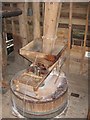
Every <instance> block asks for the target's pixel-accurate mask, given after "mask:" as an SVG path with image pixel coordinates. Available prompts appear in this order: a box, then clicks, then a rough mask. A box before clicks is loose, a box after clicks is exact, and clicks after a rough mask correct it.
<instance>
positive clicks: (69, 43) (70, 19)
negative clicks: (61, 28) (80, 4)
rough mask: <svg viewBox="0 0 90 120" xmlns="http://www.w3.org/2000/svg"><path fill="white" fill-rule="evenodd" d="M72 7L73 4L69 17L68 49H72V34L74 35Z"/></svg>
mask: <svg viewBox="0 0 90 120" xmlns="http://www.w3.org/2000/svg"><path fill="white" fill-rule="evenodd" d="M72 7H73V3H70V15H69V36H68V48H69V49H70V48H71V37H72V36H71V34H72Z"/></svg>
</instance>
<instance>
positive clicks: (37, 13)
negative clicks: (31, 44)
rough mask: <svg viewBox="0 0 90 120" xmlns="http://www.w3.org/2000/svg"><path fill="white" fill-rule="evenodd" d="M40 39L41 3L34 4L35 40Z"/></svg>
mask: <svg viewBox="0 0 90 120" xmlns="http://www.w3.org/2000/svg"><path fill="white" fill-rule="evenodd" d="M38 38H40V3H39V2H33V39H34V40H35V39H38Z"/></svg>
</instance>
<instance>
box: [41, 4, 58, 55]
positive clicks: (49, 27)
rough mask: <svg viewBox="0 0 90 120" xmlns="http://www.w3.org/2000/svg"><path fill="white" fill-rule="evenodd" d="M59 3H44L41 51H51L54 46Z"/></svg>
mask: <svg viewBox="0 0 90 120" xmlns="http://www.w3.org/2000/svg"><path fill="white" fill-rule="evenodd" d="M59 7H60V4H59V3H54V2H51V3H45V14H44V29H43V52H44V53H52V50H53V48H54V44H55V40H56V38H57V36H56V27H57V15H58V10H59Z"/></svg>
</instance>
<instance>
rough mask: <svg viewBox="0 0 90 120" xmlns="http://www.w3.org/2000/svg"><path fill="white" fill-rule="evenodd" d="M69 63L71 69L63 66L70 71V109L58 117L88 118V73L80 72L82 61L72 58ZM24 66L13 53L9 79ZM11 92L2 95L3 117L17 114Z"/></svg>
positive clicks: (8, 67)
mask: <svg viewBox="0 0 90 120" xmlns="http://www.w3.org/2000/svg"><path fill="white" fill-rule="evenodd" d="M69 64H70V65H69V66H70V67H69V71H67V69H66V67H67V66H66V64H64V66H63V68H62V69H63V71H64V72H66V73H68V74H67V79H68V87H69V91H68V99H69V104H68V109H67V111H66V113H65V114H62V115H58V116H57V118H60V117H61V118H86V117H87V113H88V77H87V74H82V75H80V74H79V70H80V63H78V62H77V63H76V62H74V61H72V60H71V61H70V62H69ZM24 68H26V66H25V65H24V64H23V63H21V62H20V63H18V62H16V61H15V60H14V56H13V54H11V55H10V56H9V58H8V66H7V73H8V81H9V82H10V80H11V79H12V78H13V76H14V75H15V74H16V73H17V72H18V71H20V70H22V69H24ZM71 93H76V94H79V97H75V96H71ZM10 94H11V93H10V89H8V90H7V92H6V93H5V94H3V95H2V102H1V100H0V103H1V104H0V105H2V118H15V116H13V115H12V110H11V108H12V107H11V98H10ZM0 99H1V94H0ZM0 109H1V106H0ZM0 115H1V114H0Z"/></svg>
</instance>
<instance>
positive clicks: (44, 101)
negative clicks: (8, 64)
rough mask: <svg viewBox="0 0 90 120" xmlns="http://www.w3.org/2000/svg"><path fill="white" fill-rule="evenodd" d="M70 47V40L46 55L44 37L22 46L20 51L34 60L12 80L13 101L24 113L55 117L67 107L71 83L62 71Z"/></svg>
mask: <svg viewBox="0 0 90 120" xmlns="http://www.w3.org/2000/svg"><path fill="white" fill-rule="evenodd" d="M57 42H58V41H57ZM58 46H59V47H58ZM66 48H67V42H66V44H65V43H62V44H61V43H60V44H56V46H55V48H54V50H53V51H52V53H51V54H45V53H43V52H42V40H39V41H38V40H37V41H35V43H34V41H32V42H31V43H29V44H28V45H26V46H25V47H23V48H21V49H20V54H21V55H22V56H24V57H25V58H26V59H28V60H29V61H31V62H32V64H31V65H30V67H29V68H28V69H25V70H23V71H21V72H19V73H18V74H17V75H16V76H15V77H14V78H13V79H12V80H11V91H12V104H13V106H14V108H15V109H16V110H17V111H18V112H19V113H20V114H21V115H22V116H24V117H26V118H51V117H55V116H57V115H58V114H60V113H61V112H62V111H63V110H64V109H65V108H66V106H67V103H68V102H67V101H68V98H67V90H68V86H67V79H66V76H65V74H64V73H63V72H61V66H62V64H63V62H64V60H65V49H66Z"/></svg>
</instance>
